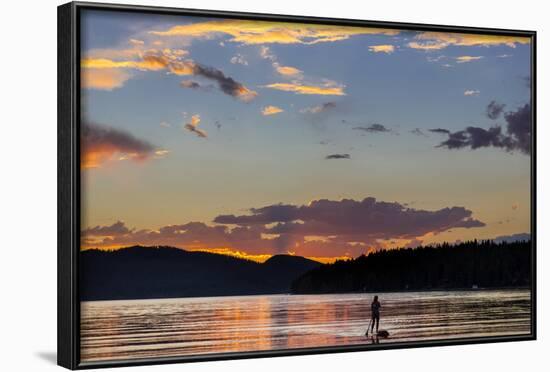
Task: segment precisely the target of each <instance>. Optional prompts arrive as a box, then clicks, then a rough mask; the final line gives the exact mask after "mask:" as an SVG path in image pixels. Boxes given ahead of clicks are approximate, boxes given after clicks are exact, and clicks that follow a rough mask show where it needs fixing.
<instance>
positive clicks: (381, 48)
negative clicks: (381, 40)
mask: <svg viewBox="0 0 550 372" xmlns="http://www.w3.org/2000/svg"><path fill="white" fill-rule="evenodd" d="M369 50H370V51H371V52H374V53H386V54H391V53H393V52H394V51H395V47H394V46H393V45H389V44H384V45H372V46H370V47H369Z"/></svg>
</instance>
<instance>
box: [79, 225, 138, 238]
mask: <svg viewBox="0 0 550 372" xmlns="http://www.w3.org/2000/svg"><path fill="white" fill-rule="evenodd" d="M129 232H131V230H130V229H128V228H127V227H126V225H125V224H124V222H122V221H117V222H115V223H114V224H112V225H109V226H94V227H90V228H87V229H85V230H83V231H82V234H84V235H92V236H119V235H125V234H128V233H129Z"/></svg>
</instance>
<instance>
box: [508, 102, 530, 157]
mask: <svg viewBox="0 0 550 372" xmlns="http://www.w3.org/2000/svg"><path fill="white" fill-rule="evenodd" d="M504 119H505V120H506V122H507V127H506V129H507V131H508V135H509V137H508V138H507V140H508V143H507V148H508V149H509V150H515V149H519V150H520V151H522V152H523V153H525V154H530V153H531V126H532V125H531V124H532V123H531V104H525V105H524V106H522V107H519V108H518V109H517V110H516V111H511V112H507V113H505V114H504Z"/></svg>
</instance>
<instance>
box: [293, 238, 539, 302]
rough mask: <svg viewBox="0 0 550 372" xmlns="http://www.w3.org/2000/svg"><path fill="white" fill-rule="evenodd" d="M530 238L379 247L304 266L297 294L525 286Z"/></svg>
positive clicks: (527, 284) (527, 275)
mask: <svg viewBox="0 0 550 372" xmlns="http://www.w3.org/2000/svg"><path fill="white" fill-rule="evenodd" d="M530 277H531V241H530V240H529V241H517V242H511V243H510V242H500V243H495V242H494V241H491V240H484V241H477V240H474V241H468V242H463V243H459V244H449V243H442V244H439V245H432V246H425V247H422V246H420V247H417V248H402V249H393V250H381V251H377V252H373V253H369V254H368V255H362V256H360V257H357V258H355V259H352V260H345V261H344V260H341V261H336V262H334V263H332V264H325V265H322V266H320V267H318V268H315V269H313V270H310V271H308V272H306V273H305V274H303V275H301V276H300V277H298V278H297V279H295V280H294V281H293V282H292V284H291V291H292V293H295V294H307V293H339V292H361V291H367V292H372V291H379V292H383V291H403V290H411V291H414V290H436V289H466V288H500V287H509V288H514V287H527V286H529V285H530Z"/></svg>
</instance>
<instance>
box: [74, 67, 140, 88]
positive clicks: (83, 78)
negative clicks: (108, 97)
mask: <svg viewBox="0 0 550 372" xmlns="http://www.w3.org/2000/svg"><path fill="white" fill-rule="evenodd" d="M131 77H132V75H131V74H129V73H128V72H126V71H122V70H117V69H102V70H97V69H91V70H90V69H82V70H81V71H80V84H81V86H82V88H85V89H98V90H113V89H116V88H120V87H122V86H123V85H124V83H125V82H126V81H127V80H129V79H130V78H131Z"/></svg>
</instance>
